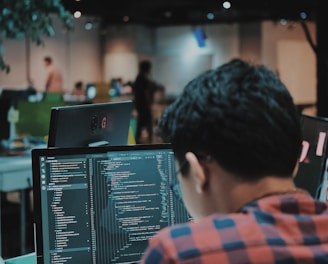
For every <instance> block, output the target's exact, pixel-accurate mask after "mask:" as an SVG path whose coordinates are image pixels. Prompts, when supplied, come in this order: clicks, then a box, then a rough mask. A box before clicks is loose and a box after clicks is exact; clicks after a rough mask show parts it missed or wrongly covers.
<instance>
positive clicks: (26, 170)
mask: <svg viewBox="0 0 328 264" xmlns="http://www.w3.org/2000/svg"><path fill="white" fill-rule="evenodd" d="M32 186H33V185H32V160H31V155H30V152H29V153H27V154H25V155H23V156H0V191H2V192H11V191H19V192H20V224H21V231H20V233H21V237H20V238H21V254H25V253H26V252H25V251H26V227H25V222H26V219H25V216H26V214H25V213H26V208H25V204H26V202H25V192H26V189H29V188H31V187H32ZM0 215H1V206H0ZM0 227H1V218H0ZM0 230H1V229H0ZM1 253H2V243H1V231H0V256H1Z"/></svg>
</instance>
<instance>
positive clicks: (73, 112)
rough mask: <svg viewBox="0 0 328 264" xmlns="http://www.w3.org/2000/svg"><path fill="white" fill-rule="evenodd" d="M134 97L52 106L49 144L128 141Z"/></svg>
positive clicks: (56, 145) (67, 144)
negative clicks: (103, 101)
mask: <svg viewBox="0 0 328 264" xmlns="http://www.w3.org/2000/svg"><path fill="white" fill-rule="evenodd" d="M132 108H133V102H132V101H131V100H127V101H120V102H109V103H98V104H81V105H71V106H59V107H53V108H52V109H51V117H50V126H49V138H48V147H82V146H100V145H111V146H116V145H126V144H127V143H128V135H129V129H130V120H131V114H132Z"/></svg>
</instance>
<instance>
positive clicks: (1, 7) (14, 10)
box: [0, 0, 73, 73]
mask: <svg viewBox="0 0 328 264" xmlns="http://www.w3.org/2000/svg"><path fill="white" fill-rule="evenodd" d="M52 15H55V16H58V17H59V18H60V19H61V21H62V22H63V24H64V26H65V27H66V28H67V29H68V30H71V29H72V28H73V16H72V14H71V13H70V12H69V11H67V10H66V9H65V7H64V6H63V4H62V3H61V0H0V71H5V72H7V73H9V72H10V66H9V65H8V64H7V63H6V61H5V47H4V44H3V40H4V39H21V38H24V37H28V38H29V39H31V40H32V41H33V42H34V43H36V44H37V45H41V44H43V41H42V37H43V36H48V37H51V36H54V35H55V31H54V28H53V22H52V18H51V16H52Z"/></svg>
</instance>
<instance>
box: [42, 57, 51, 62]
mask: <svg viewBox="0 0 328 264" xmlns="http://www.w3.org/2000/svg"><path fill="white" fill-rule="evenodd" d="M43 60H44V61H46V62H49V63H51V62H52V58H51V57H50V56H46V57H44V58H43Z"/></svg>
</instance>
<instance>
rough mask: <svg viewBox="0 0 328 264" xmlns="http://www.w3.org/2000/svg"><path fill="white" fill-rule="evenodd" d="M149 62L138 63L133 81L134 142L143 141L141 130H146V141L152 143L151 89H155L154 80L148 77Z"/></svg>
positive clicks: (149, 71) (149, 70)
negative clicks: (135, 123)
mask: <svg viewBox="0 0 328 264" xmlns="http://www.w3.org/2000/svg"><path fill="white" fill-rule="evenodd" d="M151 67H152V65H151V62H150V61H148V60H144V61H141V62H140V63H139V72H138V75H137V77H136V80H135V81H134V83H133V86H132V88H133V94H134V104H135V108H136V111H137V114H138V116H137V131H136V142H137V143H145V142H143V141H142V131H143V129H146V131H147V142H148V143H152V137H153V117H152V109H151V107H152V103H153V91H154V89H155V84H154V82H153V81H152V80H151V79H150V73H151Z"/></svg>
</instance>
